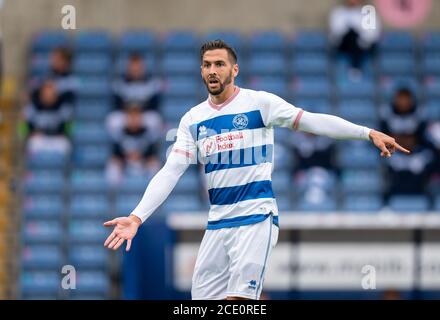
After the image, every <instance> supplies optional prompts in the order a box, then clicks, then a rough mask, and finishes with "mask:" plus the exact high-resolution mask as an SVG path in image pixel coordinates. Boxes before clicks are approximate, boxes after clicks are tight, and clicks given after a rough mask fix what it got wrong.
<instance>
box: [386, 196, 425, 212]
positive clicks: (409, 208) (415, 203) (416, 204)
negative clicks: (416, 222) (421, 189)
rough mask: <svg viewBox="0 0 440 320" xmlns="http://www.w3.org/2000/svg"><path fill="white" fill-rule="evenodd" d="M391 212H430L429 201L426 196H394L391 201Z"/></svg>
mask: <svg viewBox="0 0 440 320" xmlns="http://www.w3.org/2000/svg"><path fill="white" fill-rule="evenodd" d="M389 206H390V209H391V210H394V211H399V212H424V211H427V210H429V206H430V205H429V199H428V198H427V197H426V196H424V195H394V196H392V197H391V198H390V200H389Z"/></svg>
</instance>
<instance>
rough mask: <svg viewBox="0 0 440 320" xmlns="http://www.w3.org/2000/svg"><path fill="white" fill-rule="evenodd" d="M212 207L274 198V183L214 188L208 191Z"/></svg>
mask: <svg viewBox="0 0 440 320" xmlns="http://www.w3.org/2000/svg"><path fill="white" fill-rule="evenodd" d="M208 193H209V200H210V201H211V204H212V205H224V204H234V203H237V202H240V201H244V200H252V199H261V198H274V195H273V191H272V181H270V180H263V181H255V182H250V183H247V184H244V185H241V186H234V187H224V188H212V189H209V190H208Z"/></svg>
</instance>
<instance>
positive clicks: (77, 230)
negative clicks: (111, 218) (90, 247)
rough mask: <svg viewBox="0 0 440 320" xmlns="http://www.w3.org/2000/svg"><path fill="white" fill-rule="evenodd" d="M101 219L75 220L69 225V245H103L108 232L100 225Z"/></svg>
mask: <svg viewBox="0 0 440 320" xmlns="http://www.w3.org/2000/svg"><path fill="white" fill-rule="evenodd" d="M104 221H105V220H103V219H98V220H97V219H91V220H84V219H81V220H79V219H75V220H71V221H70V223H69V241H70V244H73V243H77V244H79V243H80V244H103V243H104V241H105V239H106V238H107V236H108V234H109V232H108V230H106V229H105V228H104V227H103V226H102V223H103V222H104Z"/></svg>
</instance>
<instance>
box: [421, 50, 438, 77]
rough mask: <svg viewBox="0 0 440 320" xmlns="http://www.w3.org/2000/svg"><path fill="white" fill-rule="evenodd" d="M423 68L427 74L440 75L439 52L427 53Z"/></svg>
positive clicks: (423, 60)
mask: <svg viewBox="0 0 440 320" xmlns="http://www.w3.org/2000/svg"><path fill="white" fill-rule="evenodd" d="M422 70H423V73H424V75H425V76H440V55H439V53H427V54H426V55H425V56H424V57H423V59H422Z"/></svg>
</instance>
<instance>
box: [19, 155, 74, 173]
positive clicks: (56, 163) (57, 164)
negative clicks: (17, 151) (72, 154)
mask: <svg viewBox="0 0 440 320" xmlns="http://www.w3.org/2000/svg"><path fill="white" fill-rule="evenodd" d="M68 161H69V158H68V156H67V155H66V154H65V153H62V152H56V151H39V152H36V153H28V154H27V158H26V165H27V168H28V169H31V170H33V169H48V170H50V169H55V170H61V169H64V168H65V167H66V165H67V164H68Z"/></svg>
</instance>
